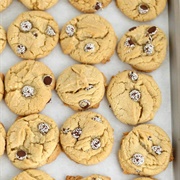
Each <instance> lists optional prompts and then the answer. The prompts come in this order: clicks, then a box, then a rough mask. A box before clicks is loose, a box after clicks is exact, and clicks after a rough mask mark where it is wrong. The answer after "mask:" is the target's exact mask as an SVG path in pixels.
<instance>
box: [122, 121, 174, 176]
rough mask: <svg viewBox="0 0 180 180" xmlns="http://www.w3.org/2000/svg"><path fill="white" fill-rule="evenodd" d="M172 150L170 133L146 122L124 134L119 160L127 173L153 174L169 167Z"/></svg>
mask: <svg viewBox="0 0 180 180" xmlns="http://www.w3.org/2000/svg"><path fill="white" fill-rule="evenodd" d="M171 152H172V146H171V142H170V139H169V137H168V135H167V134H166V133H165V132H164V131H163V130H162V129H161V128H160V127H158V126H155V125H151V124H145V125H140V126H137V127H135V128H133V130H132V131H131V132H129V133H126V134H125V135H124V137H123V139H122V141H121V147H120V150H119V161H120V164H121V168H122V169H123V172H124V173H125V174H139V175H141V176H153V175H156V174H159V173H160V172H162V171H164V170H165V169H166V168H167V166H168V164H169V161H170V160H171Z"/></svg>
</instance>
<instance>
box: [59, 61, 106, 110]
mask: <svg viewBox="0 0 180 180" xmlns="http://www.w3.org/2000/svg"><path fill="white" fill-rule="evenodd" d="M105 84H106V80H105V77H104V75H103V74H102V73H101V72H100V71H99V70H98V69H97V68H96V67H94V66H90V65H83V64H75V65H73V66H71V67H68V68H67V69H65V70H64V71H63V72H62V73H61V74H60V76H59V78H58V80H57V84H56V91H57V93H58V96H59V97H60V99H61V100H62V101H63V102H64V103H65V104H66V105H68V106H69V107H70V108H72V109H74V110H76V111H78V110H87V109H89V108H97V107H98V106H99V104H100V102H101V100H102V98H103V96H104V93H105Z"/></svg>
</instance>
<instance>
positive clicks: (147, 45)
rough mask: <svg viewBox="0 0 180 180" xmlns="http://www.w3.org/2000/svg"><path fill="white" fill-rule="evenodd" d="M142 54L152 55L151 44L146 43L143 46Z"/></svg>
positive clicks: (152, 48) (152, 47)
mask: <svg viewBox="0 0 180 180" xmlns="http://www.w3.org/2000/svg"><path fill="white" fill-rule="evenodd" d="M144 52H145V53H146V54H147V55H152V54H153V53H154V46H153V45H152V44H151V43H149V42H148V43H147V44H146V45H145V46H144Z"/></svg>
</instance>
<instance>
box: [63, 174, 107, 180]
mask: <svg viewBox="0 0 180 180" xmlns="http://www.w3.org/2000/svg"><path fill="white" fill-rule="evenodd" d="M66 180H111V178H109V177H106V176H102V175H98V174H93V175H91V176H88V177H84V178H83V177H81V176H67V177H66Z"/></svg>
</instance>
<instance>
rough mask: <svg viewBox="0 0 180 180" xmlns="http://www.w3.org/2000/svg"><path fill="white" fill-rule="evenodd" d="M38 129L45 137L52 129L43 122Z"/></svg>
mask: <svg viewBox="0 0 180 180" xmlns="http://www.w3.org/2000/svg"><path fill="white" fill-rule="evenodd" d="M38 129H39V132H40V133H41V134H43V135H44V134H47V133H48V132H49V129H50V127H49V125H48V124H47V123H44V122H42V123H39V124H38Z"/></svg>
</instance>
